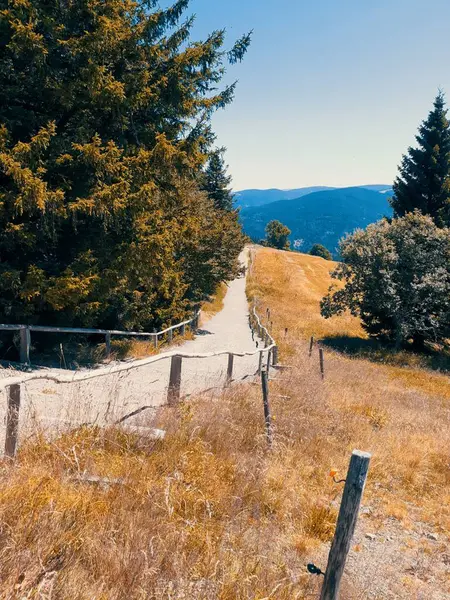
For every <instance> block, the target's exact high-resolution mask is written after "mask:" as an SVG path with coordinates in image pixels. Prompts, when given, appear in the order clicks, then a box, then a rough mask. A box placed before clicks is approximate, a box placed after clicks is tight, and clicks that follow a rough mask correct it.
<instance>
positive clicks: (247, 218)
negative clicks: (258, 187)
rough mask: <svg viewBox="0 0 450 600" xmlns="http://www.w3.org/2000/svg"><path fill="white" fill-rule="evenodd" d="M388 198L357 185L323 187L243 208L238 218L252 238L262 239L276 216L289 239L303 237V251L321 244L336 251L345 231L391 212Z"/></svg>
mask: <svg viewBox="0 0 450 600" xmlns="http://www.w3.org/2000/svg"><path fill="white" fill-rule="evenodd" d="M388 197H389V196H388V194H383V193H380V192H378V191H373V190H368V189H365V188H359V187H352V188H343V189H335V190H325V191H319V192H314V193H311V194H307V195H306V196H302V197H300V198H297V199H292V200H281V201H278V202H272V203H270V204H266V205H264V206H258V207H252V208H244V209H242V210H241V213H240V218H241V222H242V225H243V229H244V231H245V233H246V234H247V235H249V236H250V237H251V238H252V239H255V240H258V239H262V238H263V237H264V236H265V228H266V225H267V223H269V221H271V220H273V219H277V220H279V221H281V222H282V223H284V224H285V225H287V226H288V227H289V229H290V230H291V231H292V235H291V241H293V240H295V239H302V240H304V245H303V248H304V249H305V250H306V249H309V248H310V247H311V246H312V245H313V244H315V243H320V244H323V245H324V246H326V247H327V248H328V249H329V250H330V251H331V252H335V251H336V247H337V244H338V241H339V239H340V238H341V237H342V236H343V235H345V234H346V233H348V232H352V231H353V230H354V229H356V228H358V227H361V228H364V227H367V225H369V224H370V223H373V222H375V221H378V220H379V219H380V218H382V217H383V216H390V215H392V209H391V207H390V205H389V202H388Z"/></svg>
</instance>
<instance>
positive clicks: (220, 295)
mask: <svg viewBox="0 0 450 600" xmlns="http://www.w3.org/2000/svg"><path fill="white" fill-rule="evenodd" d="M227 289H228V288H227V285H226V283H221V284H220V285H219V286H218V287H217V290H216V293H215V294H214V296H213V297H212V298H211V300H209V301H208V302H204V303H203V304H202V316H201V323H202V324H203V323H206V321H208V320H209V319H211V317H213V316H214V315H216V314H217V313H218V312H220V311H221V310H222V308H223V301H224V300H225V296H226V295H227Z"/></svg>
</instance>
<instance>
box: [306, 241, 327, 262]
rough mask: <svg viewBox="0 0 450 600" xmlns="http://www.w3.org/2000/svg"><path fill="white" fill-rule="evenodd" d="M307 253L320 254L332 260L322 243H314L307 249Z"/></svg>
mask: <svg viewBox="0 0 450 600" xmlns="http://www.w3.org/2000/svg"><path fill="white" fill-rule="evenodd" d="M309 254H311V256H320V257H321V258H324V259H325V260H333V257H332V255H331V252H330V251H329V250H328V249H327V248H325V246H323V245H322V244H314V245H313V246H312V248H311V250H310V251H309Z"/></svg>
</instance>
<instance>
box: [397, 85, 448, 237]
mask: <svg viewBox="0 0 450 600" xmlns="http://www.w3.org/2000/svg"><path fill="white" fill-rule="evenodd" d="M446 115H447V110H446V107H445V99H444V95H443V93H442V92H439V94H438V95H437V97H436V100H435V101H434V107H433V110H432V111H431V112H430V114H429V115H428V118H427V119H426V121H424V122H423V123H422V125H421V126H420V128H419V132H418V135H417V136H416V140H417V144H418V146H417V147H416V148H409V149H408V152H407V154H406V155H404V156H403V160H402V163H401V165H400V167H399V176H398V177H397V179H396V181H395V183H394V196H393V198H392V199H391V204H392V207H393V209H394V214H395V216H396V217H401V216H404V215H405V214H406V213H410V212H413V211H414V210H416V209H418V210H420V211H421V212H422V213H423V214H425V215H430V216H431V217H432V218H433V219H434V221H435V223H436V224H437V225H438V226H441V227H442V226H448V225H450V125H449V122H448V120H447V116H446Z"/></svg>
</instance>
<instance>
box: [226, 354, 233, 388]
mask: <svg viewBox="0 0 450 600" xmlns="http://www.w3.org/2000/svg"><path fill="white" fill-rule="evenodd" d="M233 364H234V354H232V353H231V352H230V353H229V354H228V367H227V385H230V383H231V381H232V379H233Z"/></svg>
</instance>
